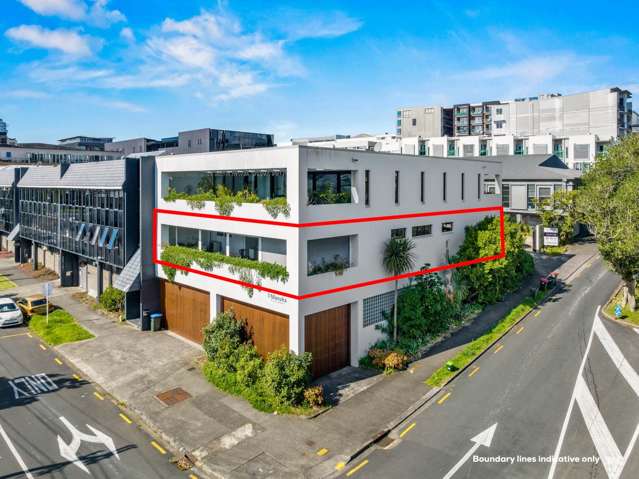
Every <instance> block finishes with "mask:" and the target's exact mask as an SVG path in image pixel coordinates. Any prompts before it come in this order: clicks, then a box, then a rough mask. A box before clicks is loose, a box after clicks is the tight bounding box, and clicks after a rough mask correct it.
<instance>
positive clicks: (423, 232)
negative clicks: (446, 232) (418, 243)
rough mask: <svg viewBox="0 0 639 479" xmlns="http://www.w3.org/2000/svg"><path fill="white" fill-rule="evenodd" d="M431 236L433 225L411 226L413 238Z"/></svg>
mask: <svg viewBox="0 0 639 479" xmlns="http://www.w3.org/2000/svg"><path fill="white" fill-rule="evenodd" d="M430 234H433V225H419V226H413V237H415V236H427V235H430Z"/></svg>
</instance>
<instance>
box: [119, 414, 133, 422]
mask: <svg viewBox="0 0 639 479" xmlns="http://www.w3.org/2000/svg"><path fill="white" fill-rule="evenodd" d="M119 416H120V417H121V418H122V420H123V421H124V422H125V423H127V424H133V421H131V420H130V419H129V418H128V417H127V416H126V414H122V413H120V414H119Z"/></svg>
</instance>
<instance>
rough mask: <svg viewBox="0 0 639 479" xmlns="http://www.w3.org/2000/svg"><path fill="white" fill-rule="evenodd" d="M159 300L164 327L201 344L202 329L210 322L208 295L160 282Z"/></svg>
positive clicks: (192, 289)
mask: <svg viewBox="0 0 639 479" xmlns="http://www.w3.org/2000/svg"><path fill="white" fill-rule="evenodd" d="M160 299H161V302H162V312H163V314H164V321H165V326H166V328H167V329H168V330H169V331H173V332H174V333H175V334H179V335H180V336H183V337H185V338H186V339H190V340H191V341H195V342H196V343H198V344H202V340H203V339H204V336H203V333H202V329H203V328H204V327H205V326H206V325H207V324H209V321H210V317H211V316H210V302H209V293H207V292H205V291H200V290H199V289H195V288H190V287H188V286H184V285H180V284H176V283H171V282H170V281H162V282H161V283H160Z"/></svg>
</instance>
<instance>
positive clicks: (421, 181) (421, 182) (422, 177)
mask: <svg viewBox="0 0 639 479" xmlns="http://www.w3.org/2000/svg"><path fill="white" fill-rule="evenodd" d="M425 180H426V178H425V174H424V172H423V171H422V172H421V173H420V174H419V198H420V200H421V202H422V203H423V202H424V196H425V191H424V188H425V186H426V185H425V184H424V182H425Z"/></svg>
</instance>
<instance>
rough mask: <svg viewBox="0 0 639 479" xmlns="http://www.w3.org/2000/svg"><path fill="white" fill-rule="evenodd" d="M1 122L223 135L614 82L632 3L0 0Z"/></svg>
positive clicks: (635, 41)
mask: <svg viewBox="0 0 639 479" xmlns="http://www.w3.org/2000/svg"><path fill="white" fill-rule="evenodd" d="M0 2H1V3H2V12H3V15H2V16H1V17H0V92H1V93H0V99H1V101H0V118H2V119H4V120H5V121H6V122H7V123H8V125H9V136H11V137H15V138H17V139H18V141H21V142H33V141H41V142H55V141H56V140H58V139H59V138H64V137H69V136H75V135H89V136H113V137H116V138H117V139H127V138H136V137H142V136H145V137H149V138H161V137H167V136H175V135H176V134H177V132H178V131H184V130H190V129H196V128H204V127H210V128H221V129H234V130H243V131H257V132H265V133H274V134H275V136H276V141H277V142H280V143H283V142H286V141H288V140H289V139H290V138H291V137H300V136H320V135H331V134H358V133H364V132H365V133H384V132H392V131H394V128H395V126H394V123H395V118H396V117H395V112H396V109H397V108H398V107H401V106H415V105H450V104H453V103H457V102H473V101H482V100H491V99H512V98H517V97H524V96H534V95H537V94H539V93H551V92H553V93H554V92H558V93H563V94H568V93H576V92H581V91H587V90H592V89H597V88H606V87H611V86H620V87H624V88H628V89H630V91H632V92H635V93H636V94H637V98H636V100H635V102H636V103H637V104H639V30H638V29H637V28H633V25H637V19H638V17H639V2H636V0H635V1H627V2H626V1H616V2H611V3H609V4H608V5H610V8H606V6H605V5H602V4H601V3H600V2H597V3H595V2H592V1H588V0H583V1H580V2H573V1H561V2H557V1H553V2H547V1H536V2H527V1H520V2H504V1H503V0H502V1H497V2H477V1H473V2H464V1H461V0H459V1H456V2H445V1H434V2H431V1H416V2H389V1H384V2H381V1H376V0H369V1H345V0H342V1H333V0H316V1H307V0H297V1H290V2H288V1H281V2H276V1H271V2H265V1H252V0H241V1H240V0H235V1H233V0H228V1H218V2H215V1H203V0H199V1H196V0H145V1H142V0H0Z"/></svg>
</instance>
